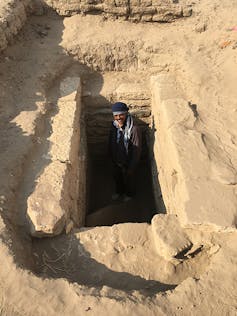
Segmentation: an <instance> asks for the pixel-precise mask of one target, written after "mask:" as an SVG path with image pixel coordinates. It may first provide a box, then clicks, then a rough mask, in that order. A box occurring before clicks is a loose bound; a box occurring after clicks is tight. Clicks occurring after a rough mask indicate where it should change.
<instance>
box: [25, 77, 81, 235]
mask: <svg viewBox="0 0 237 316" xmlns="http://www.w3.org/2000/svg"><path fill="white" fill-rule="evenodd" d="M57 109H58V111H57V114H56V115H55V116H54V118H53V120H52V133H51V136H50V137H49V139H48V141H49V143H50V149H49V152H48V154H47V157H48V159H49V162H48V164H47V166H46V167H45V168H44V170H43V171H42V173H41V175H40V176H39V178H38V179H37V184H36V187H35V189H34V191H33V192H32V194H31V195H30V196H29V197H28V200H27V215H28V218H29V222H30V230H31V235H33V236H36V237H43V236H53V235H58V234H60V233H61V232H62V231H63V230H64V229H66V231H67V230H69V229H70V228H71V227H72V221H73V222H74V223H75V224H76V225H78V226H81V225H83V224H84V221H85V212H86V196H85V192H86V189H85V188H86V163H87V157H86V155H87V149H86V138H85V137H86V135H85V125H84V119H83V111H82V103H81V84H80V78H79V77H67V78H65V79H64V80H63V81H62V82H61V84H60V97H59V98H58V102H57Z"/></svg>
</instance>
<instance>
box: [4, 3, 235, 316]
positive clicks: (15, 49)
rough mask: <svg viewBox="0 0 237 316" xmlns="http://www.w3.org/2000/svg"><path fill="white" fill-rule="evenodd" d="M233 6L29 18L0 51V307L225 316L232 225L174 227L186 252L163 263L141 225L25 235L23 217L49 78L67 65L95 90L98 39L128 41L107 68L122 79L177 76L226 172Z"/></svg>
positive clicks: (231, 151) (40, 159) (231, 300)
mask: <svg viewBox="0 0 237 316" xmlns="http://www.w3.org/2000/svg"><path fill="white" fill-rule="evenodd" d="M236 13H237V9H236V5H235V1H234V0H228V1H225V3H223V2H222V1H219V0H215V1H210V0H203V1H195V7H194V14H193V16H192V17H191V18H189V19H187V20H179V21H176V22H175V23H173V24H161V25H160V24H155V25H153V24H144V25H143V24H131V23H129V22H125V21H124V22H122V21H113V22H112V21H103V20H102V19H101V18H100V17H99V16H86V17H81V16H73V17H69V18H65V19H63V18H61V17H59V16H57V15H56V14H54V13H49V14H48V15H45V16H32V17H29V19H28V22H27V24H26V25H25V27H24V28H23V30H22V31H21V33H20V34H19V35H18V36H17V38H16V40H15V43H14V44H12V46H10V47H9V48H7V49H6V50H5V51H4V52H3V53H2V54H1V56H0V86H1V90H0V98H1V102H0V104H1V107H0V114H1V135H0V144H1V153H0V159H1V166H0V170H1V171H0V173H1V186H0V203H1V208H0V210H1V218H2V220H1V223H0V237H1V243H0V250H1V256H0V262H1V269H0V314H1V315H61V314H64V315H85V314H87V313H88V314H91V315H109V314H111V309H112V310H113V312H112V313H113V315H122V314H123V315H190V314H191V315H214V314H215V315H236V313H237V304H236V302H237V300H236V298H237V293H236V279H237V268H236V267H237V259H236V258H237V254H236V240H237V233H236V230H235V229H233V228H232V229H229V230H228V229H226V230H221V229H220V230H217V231H213V230H211V229H210V228H207V227H205V226H201V225H200V226H199V227H191V228H186V229H185V230H186V233H187V234H188V235H189V237H190V239H191V240H192V242H193V244H194V247H193V249H192V251H191V252H190V255H189V256H188V257H185V258H180V259H177V258H175V259H172V260H170V261H167V260H165V259H163V258H162V257H160V256H159V254H157V252H156V250H155V247H154V244H153V239H152V238H153V237H152V233H151V225H149V224H148V223H139V224H138V223H127V224H120V225H114V226H112V227H95V228H91V227H90V228H81V229H77V228H74V229H73V230H72V231H71V232H70V234H68V235H66V234H63V235H61V236H58V237H55V238H52V239H33V238H31V237H30V236H29V227H28V222H27V220H26V199H27V197H28V196H29V193H30V192H32V190H33V189H34V187H35V185H36V182H37V178H38V177H39V175H40V174H41V173H42V171H43V169H44V168H45V167H46V165H47V157H45V155H46V156H47V151H48V146H49V144H48V142H47V138H48V136H49V135H50V122H51V119H52V117H54V115H55V114H56V109H55V107H54V101H55V99H57V93H58V86H59V82H60V80H61V79H62V78H64V77H66V76H68V75H73V74H75V73H76V74H77V75H79V76H80V77H81V78H82V80H87V79H88V78H89V77H90V76H91V74H92V75H93V74H95V76H100V78H101V87H102V86H103V76H106V72H108V71H110V70H111V69H107V68H109V66H107V65H108V64H111V60H106V59H104V57H105V55H103V54H104V51H103V52H102V53H101V47H102V46H103V45H104V44H103V43H105V42H106V41H107V43H109V44H111V45H114V47H115V48H113V49H116V48H118V47H122V48H121V56H123V51H125V52H126V48H127V46H126V44H127V43H128V42H129V40H132V41H133V42H134V43H136V45H137V46H136V45H135V52H133V53H134V55H135V56H138V57H137V58H136V62H135V63H133V64H132V65H131V64H130V62H131V60H134V56H133V55H130V56H129V58H127V59H126V58H125V60H127V62H126V61H124V62H122V61H123V60H122V61H121V60H120V58H121V56H117V57H118V58H117V61H116V62H117V64H116V63H115V66H116V67H117V68H116V67H115V69H113V71H114V70H118V71H123V72H124V74H125V75H126V72H128V73H129V75H130V76H131V77H132V78H133V79H134V80H137V78H138V77H139V76H144V77H143V78H144V80H148V78H149V77H150V76H151V75H152V74H156V73H160V72H165V73H167V72H172V73H174V74H175V76H176V77H177V78H179V82H180V83H181V85H182V88H183V93H184V95H185V96H186V98H187V99H189V100H190V101H192V102H193V103H195V104H198V110H199V113H200V114H201V117H202V121H203V122H204V123H205V126H206V127H208V131H211V132H212V133H213V134H214V135H216V137H217V139H219V144H221V148H222V149H223V151H222V154H223V153H224V154H223V155H224V156H223V155H222V154H219V153H212V155H213V157H216V156H217V157H218V160H217V162H218V163H219V162H220V161H222V160H221V158H222V159H223V160H227V161H230V164H231V166H232V167H233V170H234V172H235V173H236V165H237V161H236V157H237V156H236V139H237V129H236V115H237V110H236V109H237V107H236V106H237V101H236V100H237V98H236V82H237V81H236V79H237V72H236V71H234V70H235V68H236V63H237V59H236V43H237V32H236V31H235V30H234V29H232V28H233V26H235V25H236V23H237V21H236ZM111 33H112V34H113V37H111ZM88 38H89V39H90V41H88ZM100 43H102V44H100ZM78 46H79V47H80V52H78ZM106 49H107V50H108V48H106ZM129 49H130V48H129V47H128V50H129ZM100 53H101V56H102V57H101V56H100ZM125 55H126V54H125ZM113 56H115V54H114V55H113ZM115 57H116V56H115ZM115 57H114V58H115ZM112 62H113V60H112ZM106 67H107V68H106ZM89 74H90V76H89ZM114 76H115V77H116V76H117V74H116V72H115V71H114ZM118 76H120V74H119V75H118ZM132 78H131V80H132ZM97 89H98V91H100V90H102V88H98V87H97ZM220 157H221V158H220ZM193 167H195V166H193ZM217 177H218V174H217ZM235 185H236V183H234V182H233V183H231V186H235ZM226 202H228V201H226ZM171 234H172V232H171Z"/></svg>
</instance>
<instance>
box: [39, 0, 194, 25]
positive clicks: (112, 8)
mask: <svg viewBox="0 0 237 316" xmlns="http://www.w3.org/2000/svg"><path fill="white" fill-rule="evenodd" d="M44 2H45V3H46V4H47V5H48V6H50V7H52V8H54V9H56V11H57V12H58V13H59V14H60V15H67V16H68V15H72V14H75V13H80V12H81V13H84V14H86V13H97V14H100V13H101V14H103V15H104V16H105V17H111V16H114V17H115V18H124V19H129V20H132V21H135V22H139V21H144V22H172V21H173V20H175V19H177V18H181V17H187V16H190V15H191V14H192V9H191V5H189V4H188V3H187V2H185V1H176V0H115V1H112V0H82V1H81V0H69V1H64V0H45V1H44Z"/></svg>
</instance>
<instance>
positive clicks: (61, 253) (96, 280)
mask: <svg viewBox="0 0 237 316" xmlns="http://www.w3.org/2000/svg"><path fill="white" fill-rule="evenodd" d="M33 245H34V251H35V253H37V266H36V271H35V273H36V275H38V276H40V277H47V278H53V279H58V278H65V279H67V280H68V281H69V282H71V283H74V282H75V283H77V284H79V285H85V286H88V287H97V288H98V287H103V286H108V287H111V288H112V289H117V290H122V291H125V292H130V291H134V290H136V291H139V292H140V293H141V294H143V295H145V296H152V295H155V294H156V293H158V292H165V291H167V290H173V289H174V288H175V287H176V286H177V285H176V284H165V283H161V282H159V281H156V280H146V279H144V278H142V277H140V276H138V275H132V274H131V273H128V272H116V271H113V270H111V269H109V268H108V267H106V265H105V264H102V263H100V262H98V261H97V260H95V259H94V258H92V257H91V254H90V253H89V252H88V251H87V250H86V249H85V247H84V246H83V244H82V243H81V242H80V240H79V239H77V238H76V237H75V235H72V234H71V235H68V236H63V235H62V236H58V237H55V238H54V239H52V240H50V241H49V240H42V241H40V240H37V239H35V240H34V242H33ZM106 258H107V260H108V261H109V256H107V257H106ZM111 260H113V261H115V260H116V257H115V253H114V254H113V255H112V256H111Z"/></svg>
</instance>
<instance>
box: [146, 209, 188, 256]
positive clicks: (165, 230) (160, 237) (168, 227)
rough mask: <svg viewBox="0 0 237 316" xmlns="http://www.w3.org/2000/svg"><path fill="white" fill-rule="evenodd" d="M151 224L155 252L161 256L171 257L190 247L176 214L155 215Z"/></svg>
mask: <svg viewBox="0 0 237 316" xmlns="http://www.w3.org/2000/svg"><path fill="white" fill-rule="evenodd" d="M151 225H152V234H153V239H154V242H155V246H156V250H157V253H158V254H159V255H161V256H162V257H164V258H166V259H171V258H172V257H175V256H177V255H178V254H180V253H182V252H185V251H187V250H188V249H190V248H191V247H192V242H191V241H190V239H189V238H188V236H187V234H186V233H185V232H184V230H183V228H182V227H181V226H180V223H179V220H178V217H177V216H176V215H166V214H158V215H155V216H154V217H153V219H152V223H151Z"/></svg>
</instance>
